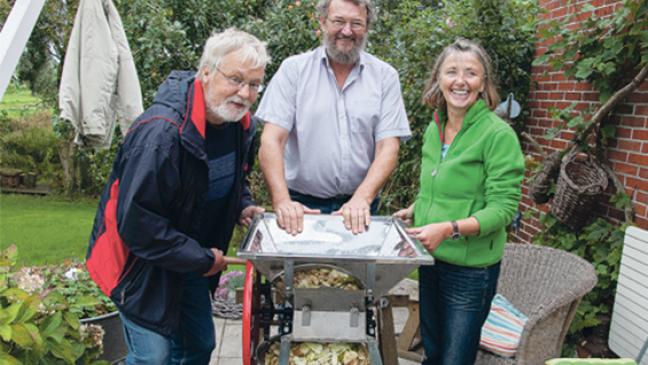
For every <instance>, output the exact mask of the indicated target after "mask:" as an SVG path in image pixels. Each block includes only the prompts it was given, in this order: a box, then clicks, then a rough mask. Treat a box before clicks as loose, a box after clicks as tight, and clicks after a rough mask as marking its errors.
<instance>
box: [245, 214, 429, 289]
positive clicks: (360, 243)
mask: <svg viewBox="0 0 648 365" xmlns="http://www.w3.org/2000/svg"><path fill="white" fill-rule="evenodd" d="M237 255H238V256H239V257H241V258H245V259H249V260H251V261H252V262H253V263H254V265H255V267H256V268H257V270H259V271H260V272H261V273H262V274H263V275H265V276H266V277H267V278H268V279H270V280H274V279H275V278H276V277H277V276H279V275H281V274H282V272H283V270H284V265H285V264H286V262H287V261H288V262H290V263H291V265H294V267H295V269H297V268H298V267H299V266H300V265H307V264H313V263H323V264H328V265H333V266H336V267H340V268H342V269H343V271H345V272H347V273H350V274H351V275H353V276H354V277H355V278H356V279H358V280H359V281H360V282H361V283H362V284H363V286H364V287H365V288H371V289H372V290H373V295H374V296H375V297H380V296H382V295H384V294H386V293H387V291H389V289H391V288H392V287H393V286H394V285H396V284H397V283H398V282H399V281H400V280H401V279H402V278H404V277H405V276H407V275H408V274H409V273H410V272H412V271H413V270H415V269H416V268H417V267H418V266H419V265H432V264H434V259H433V258H432V256H431V255H430V254H429V253H428V252H427V250H426V249H425V248H424V247H423V246H422V245H421V243H420V242H418V241H417V240H415V239H413V238H411V237H409V236H408V235H407V234H406V233H405V230H404V227H403V225H402V222H401V221H400V220H398V219H394V218H392V217H389V216H374V217H372V219H371V224H370V225H369V227H368V229H367V231H366V232H364V233H360V234H356V235H354V234H353V233H352V232H350V231H349V230H347V229H346V228H345V227H344V224H343V221H342V217H341V216H332V215H306V216H305V217H304V230H303V232H302V233H300V234H298V235H295V236H293V235H290V234H288V233H286V232H285V231H284V230H283V229H281V228H279V226H278V225H277V222H276V216H275V215H274V214H272V213H265V214H263V215H259V216H257V217H256V218H255V219H254V221H253V222H252V224H251V225H250V229H249V231H248V233H247V235H246V237H245V239H244V241H243V242H242V243H241V247H240V249H239V251H238V253H237Z"/></svg>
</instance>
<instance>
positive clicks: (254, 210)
mask: <svg viewBox="0 0 648 365" xmlns="http://www.w3.org/2000/svg"><path fill="white" fill-rule="evenodd" d="M264 212H265V209H263V208H262V207H259V206H256V205H250V206H248V207H246V208H245V209H243V211H241V216H240V217H239V223H240V224H241V225H242V226H246V227H247V226H249V225H250V223H252V219H254V216H256V215H257V214H262V213H264Z"/></svg>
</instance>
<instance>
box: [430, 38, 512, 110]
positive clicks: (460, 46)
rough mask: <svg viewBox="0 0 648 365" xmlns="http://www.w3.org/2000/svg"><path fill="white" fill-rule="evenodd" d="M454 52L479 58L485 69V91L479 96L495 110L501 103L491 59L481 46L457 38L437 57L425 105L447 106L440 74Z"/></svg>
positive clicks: (474, 42) (433, 106)
mask: <svg viewBox="0 0 648 365" xmlns="http://www.w3.org/2000/svg"><path fill="white" fill-rule="evenodd" d="M453 52H470V53H472V54H474V55H475V56H476V57H477V59H478V60H479V63H481V65H482V67H483V68H484V91H483V92H482V93H480V95H479V96H480V97H481V98H482V99H484V101H485V102H486V105H488V107H489V108H490V109H491V110H494V109H495V107H497V104H498V103H499V95H498V94H497V85H496V82H495V75H494V74H493V67H492V66H491V59H490V57H489V56H488V53H487V52H486V50H485V49H484V47H482V46H481V44H479V43H478V42H476V41H472V40H468V39H465V38H457V39H456V40H455V41H454V42H453V43H452V44H451V45H449V46H447V47H446V48H445V49H444V50H443V52H441V54H440V55H439V57H437V59H436V61H435V62H434V66H432V70H431V72H430V78H429V79H428V80H427V82H426V83H425V88H424V89H423V98H422V101H423V104H426V105H429V106H431V107H432V108H439V107H441V106H444V105H445V99H444V98H443V93H442V92H441V88H440V86H439V73H440V72H441V65H443V62H444V61H445V60H446V58H448V56H449V55H450V54H451V53H453Z"/></svg>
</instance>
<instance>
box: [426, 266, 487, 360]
mask: <svg viewBox="0 0 648 365" xmlns="http://www.w3.org/2000/svg"><path fill="white" fill-rule="evenodd" d="M499 271H500V264H499V263H497V264H494V265H492V266H489V267H486V268H470V267H463V266H457V265H452V264H448V263H445V262H441V261H437V262H436V263H435V264H434V265H433V266H421V267H420V268H419V293H420V295H419V308H420V321H421V337H422V339H423V348H424V349H425V356H426V359H425V361H424V362H423V364H434V365H473V364H474V363H475V358H476V356H477V350H478V349H479V337H480V335H481V327H482V326H483V325H484V322H485V321H486V317H487V316H488V311H489V309H490V305H491V301H492V300H493V297H494V296H495V292H496V289H497V278H498V277H499Z"/></svg>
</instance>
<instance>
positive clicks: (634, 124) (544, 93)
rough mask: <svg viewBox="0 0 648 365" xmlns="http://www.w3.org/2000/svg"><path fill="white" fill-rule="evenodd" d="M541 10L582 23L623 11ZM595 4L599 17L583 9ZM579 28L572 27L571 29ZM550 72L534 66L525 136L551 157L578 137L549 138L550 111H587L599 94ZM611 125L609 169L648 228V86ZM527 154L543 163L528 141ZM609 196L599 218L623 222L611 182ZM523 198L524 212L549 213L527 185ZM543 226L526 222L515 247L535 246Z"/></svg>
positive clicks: (558, 5)
mask: <svg viewBox="0 0 648 365" xmlns="http://www.w3.org/2000/svg"><path fill="white" fill-rule="evenodd" d="M539 3H540V6H541V7H542V8H544V9H546V10H547V13H545V14H544V15H543V18H544V19H561V18H564V17H565V16H566V15H568V14H574V13H576V14H578V19H585V18H589V17H592V16H596V17H601V16H605V15H608V14H611V13H612V12H613V11H614V10H615V9H616V8H617V7H620V6H622V5H621V2H620V1H618V0H616V1H615V0H584V1H568V0H540V1H539ZM587 3H590V4H592V5H594V6H595V7H596V11H595V14H592V12H586V13H583V12H582V11H581V9H582V7H583V6H584V5H585V4H587ZM572 27H576V24H574V23H572V24H571V25H570V28H572ZM548 44H550V43H548V42H539V43H538V44H537V45H536V56H539V55H541V54H543V53H544V52H545V51H546V50H547V46H548ZM546 70H547V69H546V67H533V69H532V73H533V85H532V89H531V95H530V103H529V109H530V110H529V111H530V117H529V118H528V119H527V123H526V132H527V133H529V134H531V135H532V136H533V137H534V138H535V139H536V140H537V141H538V142H539V143H540V144H541V145H542V146H543V149H544V150H545V153H547V154H549V153H551V152H552V151H554V150H557V149H564V148H565V146H566V145H567V143H568V142H569V141H570V140H571V138H572V137H573V136H574V133H573V132H572V131H564V132H562V133H561V134H560V135H559V136H558V137H557V138H555V139H553V140H546V139H545V138H544V135H545V132H546V131H547V129H548V128H551V127H555V126H558V125H560V123H559V122H558V121H556V120H553V119H552V118H551V115H550V111H549V110H550V108H552V107H553V108H556V107H557V108H565V107H567V106H569V105H571V103H573V102H577V103H578V104H577V107H576V108H577V109H578V110H584V109H587V108H588V107H590V106H599V105H600V104H599V103H598V93H597V92H596V91H594V88H593V87H592V86H591V85H589V84H587V83H583V82H576V81H574V80H570V79H566V78H565V77H564V74H563V72H560V71H558V72H549V73H547V74H545V73H544V72H545V71H546ZM609 121H610V122H611V123H612V124H613V125H615V126H616V139H615V140H612V141H611V143H610V149H609V154H608V164H609V165H610V166H611V167H612V168H613V170H614V171H615V173H616V175H617V177H618V178H619V180H620V181H621V183H622V184H623V185H624V186H625V189H626V193H627V194H629V195H630V197H631V198H632V202H633V207H634V210H635V213H636V214H635V223H636V225H637V226H639V227H641V228H644V229H648V81H646V82H644V83H643V84H642V85H641V86H640V87H639V89H637V90H635V92H634V93H632V95H631V96H629V97H628V98H626V100H625V101H624V102H623V103H622V104H621V105H619V106H617V108H616V109H615V113H614V114H612V116H611V119H609ZM523 149H524V151H525V153H527V154H531V155H533V156H535V157H536V158H539V156H540V155H539V154H538V152H537V151H536V150H535V149H534V148H533V147H532V146H531V145H530V144H528V143H526V141H523ZM609 185H610V187H609V188H608V190H607V192H606V194H605V195H604V196H602V197H601V199H600V202H599V203H598V207H597V213H596V214H597V215H599V216H602V217H606V218H607V219H609V220H612V221H623V219H624V218H623V212H621V211H619V210H618V209H615V208H614V206H610V204H608V203H607V201H608V199H609V197H610V194H613V193H614V188H613V187H612V183H611V182H610V184H609ZM523 194H524V196H523V198H522V202H521V205H520V208H521V210H522V211H523V212H524V211H526V210H529V209H537V210H541V211H544V212H546V211H548V210H549V209H550V204H551V201H550V202H549V203H548V204H541V205H538V204H535V203H534V202H533V201H532V200H531V198H530V197H529V195H528V187H527V181H526V179H525V184H524V187H523ZM542 229H543V228H542V224H541V223H540V222H539V221H538V220H537V219H536V218H533V219H523V220H522V224H521V228H520V230H519V231H518V232H517V233H512V234H511V235H510V237H509V239H510V240H511V241H513V242H530V241H531V239H532V237H533V236H534V235H535V234H536V233H538V232H540V231H541V230H542Z"/></svg>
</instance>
